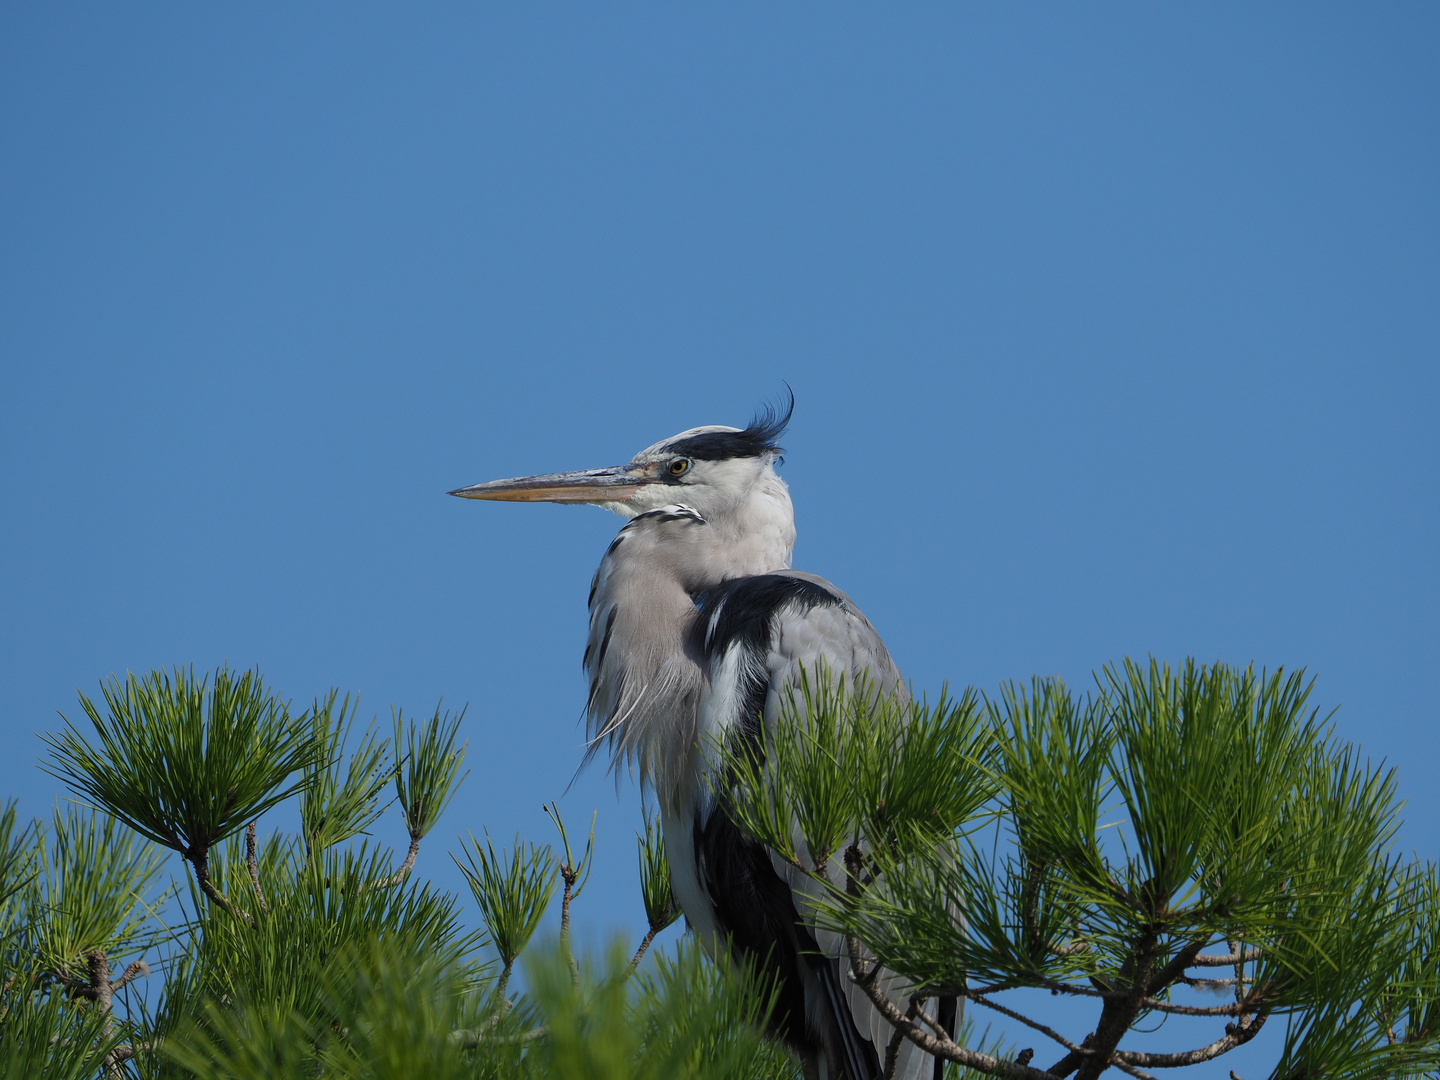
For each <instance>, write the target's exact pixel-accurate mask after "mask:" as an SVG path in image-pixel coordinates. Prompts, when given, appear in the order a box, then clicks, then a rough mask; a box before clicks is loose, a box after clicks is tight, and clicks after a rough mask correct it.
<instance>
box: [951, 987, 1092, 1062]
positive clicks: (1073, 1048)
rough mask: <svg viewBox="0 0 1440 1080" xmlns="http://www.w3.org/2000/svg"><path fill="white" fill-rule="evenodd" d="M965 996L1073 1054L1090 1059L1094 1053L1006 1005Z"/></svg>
mask: <svg viewBox="0 0 1440 1080" xmlns="http://www.w3.org/2000/svg"><path fill="white" fill-rule="evenodd" d="M965 996H966V997H967V998H969V999H970V1000H971V1001H973V1002H975V1004H977V1005H984V1006H985V1007H986V1008H987V1009H994V1010H995V1011H996V1012H998V1013H999V1014H1000V1015H1001V1016H1008V1017H1009V1018H1010V1019H1011V1020H1018V1021H1019V1022H1020V1023H1022V1024H1024V1025H1025V1026H1026V1027H1028V1028H1032V1029H1033V1030H1035V1031H1038V1032H1040V1034H1042V1035H1047V1036H1049V1037H1050V1038H1052V1039H1054V1040H1055V1041H1056V1042H1057V1043H1059V1044H1060V1045H1061V1046H1063V1047H1065V1049H1066V1050H1069V1051H1070V1052H1071V1053H1072V1054H1084V1055H1086V1056H1087V1057H1088V1056H1089V1055H1090V1054H1091V1053H1092V1051H1091V1050H1089V1049H1087V1048H1086V1047H1085V1046H1084V1045H1082V1044H1079V1043H1073V1042H1071V1041H1070V1040H1069V1039H1067V1038H1065V1036H1064V1035H1061V1034H1060V1033H1059V1032H1058V1031H1056V1030H1055V1029H1054V1028H1048V1027H1046V1026H1045V1025H1044V1024H1042V1023H1040V1022H1039V1021H1036V1020H1031V1019H1030V1018H1029V1017H1028V1016H1024V1015H1022V1014H1020V1013H1018V1012H1016V1011H1015V1010H1014V1009H1009V1008H1006V1007H1005V1006H1004V1005H1001V1004H1000V1003H999V1002H997V1001H991V1000H990V999H989V998H986V997H984V996H982V995H981V994H979V993H977V992H975V991H972V990H967V991H965Z"/></svg>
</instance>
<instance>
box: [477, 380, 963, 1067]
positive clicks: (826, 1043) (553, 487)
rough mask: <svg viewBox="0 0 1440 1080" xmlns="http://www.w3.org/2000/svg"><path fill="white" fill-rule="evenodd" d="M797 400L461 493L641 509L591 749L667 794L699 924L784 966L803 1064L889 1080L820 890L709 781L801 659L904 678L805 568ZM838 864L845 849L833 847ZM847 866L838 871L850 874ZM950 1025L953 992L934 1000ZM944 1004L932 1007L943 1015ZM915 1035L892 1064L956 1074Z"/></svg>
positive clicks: (612, 559) (596, 652) (597, 625)
mask: <svg viewBox="0 0 1440 1080" xmlns="http://www.w3.org/2000/svg"><path fill="white" fill-rule="evenodd" d="M793 409H794V396H793V395H791V398H790V402H789V406H788V407H787V408H786V409H785V410H783V411H780V410H776V409H771V408H766V409H765V410H763V411H762V412H761V413H759V414H758V415H757V416H756V417H755V419H754V420H752V421H751V423H750V424H749V426H748V427H745V428H733V427H724V426H708V427H698V428H691V429H690V430H688V431H682V432H681V433H680V434H678V435H675V436H672V437H671V438H668V439H664V440H662V441H661V442H658V443H656V444H655V445H653V446H650V447H648V448H647V449H645V450H642V451H640V453H639V454H637V455H635V457H634V458H633V459H632V460H631V461H630V462H629V463H628V464H626V465H620V466H615V467H612V468H603V469H589V470H584V471H580V472H563V473H550V474H545V475H537V476H525V477H518V478H515V479H510V480H493V481H490V482H489V483H484V484H476V485H474V486H473V487H465V488H459V489H457V490H455V491H452V492H450V494H452V495H458V496H461V497H463V498H467V499H488V500H495V501H505V502H556V503H590V504H594V505H599V506H602V507H604V508H606V509H608V510H612V511H614V512H616V513H618V514H620V515H622V516H624V517H626V518H628V519H629V520H628V521H627V522H626V524H625V525H624V526H623V527H622V528H621V529H620V532H619V534H618V535H617V536H616V537H615V539H614V541H613V542H612V543H611V544H610V546H609V548H608V549H607V550H606V552H605V555H604V557H603V558H602V559H601V561H600V567H599V569H598V570H597V571H596V572H595V577H594V580H593V582H592V584H591V587H590V600H589V609H590V633H589V640H588V642H587V644H586V648H585V658H584V666H585V671H586V673H587V675H588V677H589V698H588V701H587V705H586V715H587V723H588V734H589V736H590V747H591V750H592V752H593V750H594V749H595V748H596V747H598V746H600V745H602V743H603V744H608V745H609V746H610V748H611V752H612V754H613V757H614V761H615V763H616V764H624V763H630V764H633V765H635V766H637V767H638V769H639V772H640V776H641V780H642V783H644V784H646V785H648V786H649V787H650V788H651V789H652V790H653V792H654V794H655V798H656V802H657V803H658V806H659V811H660V818H661V823H662V827H663V831H664V837H665V849H666V853H667V855H668V857H669V860H670V867H671V879H672V888H673V891H674V894H675V897H676V899H677V901H678V902H679V904H680V906H681V909H682V910H683V911H684V913H685V917H686V921H687V923H688V925H689V926H690V929H691V930H692V931H693V932H694V933H695V935H696V937H697V938H698V939H699V940H700V941H701V942H702V943H703V944H704V945H705V947H706V948H707V949H709V950H710V951H711V953H712V955H714V954H715V953H716V951H718V950H721V949H724V948H725V947H726V944H727V943H728V947H730V948H732V949H735V950H737V951H738V952H739V953H740V954H741V955H744V956H748V957H749V958H751V959H753V960H755V961H757V962H759V963H761V964H762V965H764V966H765V967H766V968H768V970H769V971H770V972H771V973H772V974H773V976H774V977H775V978H776V980H777V984H778V988H779V998H778V1002H777V1006H776V1008H775V1010H774V1015H773V1016H772V1018H771V1026H772V1029H773V1031H772V1033H773V1034H775V1035H777V1036H779V1037H781V1038H783V1039H784V1041H785V1042H786V1043H787V1044H788V1045H789V1046H790V1048H791V1049H792V1050H793V1051H794V1052H795V1053H796V1054H797V1055H798V1056H799V1057H800V1059H801V1061H802V1063H803V1065H804V1069H805V1074H806V1076H807V1078H816V1080H819V1078H825V1080H874V1078H877V1077H879V1076H880V1072H881V1066H880V1062H881V1060H882V1058H883V1055H884V1048H885V1047H886V1045H887V1043H888V1041H889V1037H890V1034H891V1029H890V1027H889V1025H888V1024H887V1023H886V1022H885V1020H884V1019H883V1018H882V1017H881V1016H880V1014H879V1013H878V1012H877V1011H876V1010H875V1008H874V1006H873V1005H872V1004H871V1003H870V1002H869V1001H868V1000H866V999H865V998H864V997H863V996H862V995H861V993H860V991H859V990H858V989H857V988H855V987H854V986H853V985H852V984H851V983H850V982H849V980H848V979H847V978H846V967H845V963H846V962H845V961H844V960H842V954H843V953H844V949H843V943H842V942H841V941H840V940H839V937H838V935H833V934H828V933H826V932H824V931H821V930H817V929H816V928H815V927H813V926H811V925H809V924H808V923H807V920H806V918H805V917H804V914H803V912H804V910H805V907H804V905H803V903H800V902H799V896H800V894H802V893H803V892H804V891H806V890H807V889H813V888H815V884H814V883H813V882H808V881H806V880H804V878H803V875H802V874H800V873H799V872H798V871H796V870H795V869H794V868H793V867H792V866H790V865H789V864H787V863H785V862H783V861H781V860H780V859H778V858H774V857H772V856H771V854H770V853H769V851H768V850H767V849H765V848H764V847H762V846H761V845H760V844H758V843H756V842H755V841H753V840H751V839H750V838H749V837H747V836H745V835H744V834H743V833H742V832H741V831H740V830H739V828H737V827H736V825H735V824H734V823H733V822H731V821H730V820H729V819H728V817H727V815H726V813H725V811H724V809H723V807H721V806H720V805H718V804H717V801H716V799H715V798H714V795H713V790H714V789H713V786H712V783H713V778H712V776H711V775H710V774H709V770H711V769H712V768H713V764H712V761H711V755H710V754H708V753H707V750H706V744H707V740H709V739H721V740H726V739H748V740H756V739H757V738H762V737H763V732H761V731H760V730H759V724H760V723H761V722H762V720H761V718H763V722H764V723H766V724H772V725H773V724H774V722H775V720H776V717H777V715H778V712H779V709H780V704H781V700H782V696H783V695H784V694H785V693H786V692H787V691H788V689H789V688H790V687H791V686H792V685H793V684H795V683H796V682H797V681H798V679H799V673H800V672H801V670H802V669H804V670H813V668H814V667H815V666H816V665H817V664H818V663H822V662H823V663H824V664H825V665H827V666H828V668H829V669H830V670H831V671H832V672H836V673H845V672H848V673H851V674H852V676H853V675H856V674H858V673H860V672H862V671H863V672H867V673H868V679H869V681H870V684H871V685H872V686H874V687H876V688H877V689H878V690H879V691H881V692H896V693H901V694H903V693H904V692H905V691H904V687H903V685H902V683H901V679H900V673H899V671H898V670H897V668H896V666H895V663H894V661H893V660H892V659H891V658H890V654H889V653H888V652H887V651H886V649H885V645H884V643H883V642H882V641H881V640H880V636H879V634H877V633H876V632H875V629H874V627H872V626H871V625H870V623H869V621H868V620H867V619H866V618H865V616H864V615H862V614H861V613H860V610H859V609H858V608H857V607H856V606H855V604H854V603H853V602H851V600H850V599H849V597H847V596H846V595H845V594H844V593H843V592H841V591H840V590H839V589H837V588H835V586H833V585H832V584H830V582H828V581H826V580H825V579H823V578H820V577H816V576H815V575H813V574H807V573H804V572H802V571H798V570H793V569H791V568H790V557H791V551H792V549H793V547H794V543H795V524H794V512H793V509H792V507H791V503H790V494H789V490H788V488H787V487H786V485H785V482H784V481H783V480H782V479H781V478H780V477H779V475H778V474H777V473H776V471H775V465H776V464H777V462H778V461H779V460H780V455H781V453H782V450H781V448H780V446H779V445H778V440H779V438H780V436H781V434H782V433H783V432H784V430H785V428H786V426H787V424H788V423H789V420H790V415H791V412H792V411H793ZM836 862H837V863H838V860H836ZM841 872H843V871H841V870H839V868H838V867H837V868H836V873H837V874H838V873H841ZM937 1008H938V1011H939V1013H940V1015H941V1018H942V1020H945V1021H948V1022H949V1023H950V1024H951V1025H953V1023H954V1018H955V1012H956V1010H955V1000H954V999H953V998H950V999H946V1000H945V1001H943V1002H939V1003H937ZM932 1015H934V1013H932ZM931 1060H932V1059H931V1058H930V1057H929V1056H928V1055H925V1054H923V1053H922V1052H921V1051H919V1050H918V1049H917V1048H915V1047H913V1046H911V1045H910V1044H908V1043H906V1044H905V1046H904V1049H903V1050H902V1056H901V1058H900V1060H899V1062H898V1066H899V1067H898V1068H897V1070H896V1075H897V1076H901V1077H907V1078H909V1080H921V1078H922V1077H924V1076H926V1074H927V1072H933V1076H934V1077H935V1078H936V1080H939V1078H940V1076H941V1066H942V1064H943V1063H942V1062H940V1061H934V1062H933V1066H932V1068H931V1069H927V1066H929V1065H931Z"/></svg>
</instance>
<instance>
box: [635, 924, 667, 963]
mask: <svg viewBox="0 0 1440 1080" xmlns="http://www.w3.org/2000/svg"><path fill="white" fill-rule="evenodd" d="M659 932H660V931H659V930H657V929H655V927H653V926H652V927H650V929H649V931H648V932H647V933H646V934H645V936H644V937H643V938H642V939H641V940H640V947H639V948H638V949H636V950H635V955H634V956H633V957H632V958H631V960H630V970H631V971H634V970H635V969H636V968H638V967H639V966H640V958H641V957H642V956H644V955H645V950H646V949H648V948H650V943H651V942H652V941H654V940H655V935H656V934H658V933H659Z"/></svg>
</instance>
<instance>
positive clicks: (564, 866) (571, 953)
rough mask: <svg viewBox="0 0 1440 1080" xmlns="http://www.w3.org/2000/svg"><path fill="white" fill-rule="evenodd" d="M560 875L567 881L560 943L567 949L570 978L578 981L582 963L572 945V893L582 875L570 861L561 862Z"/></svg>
mask: <svg viewBox="0 0 1440 1080" xmlns="http://www.w3.org/2000/svg"><path fill="white" fill-rule="evenodd" d="M560 877H561V878H563V879H564V881H565V892H564V893H563V894H562V895H561V897H560V945H561V947H562V948H563V949H564V950H565V958H566V959H567V960H569V961H570V978H571V979H572V980H573V981H574V982H576V983H578V982H579V981H580V963H579V961H577V960H576V959H575V950H574V949H572V948H571V947H570V895H571V890H573V889H574V888H575V882H577V881H579V880H580V875H579V874H578V873H576V872H575V870H574V869H573V868H572V867H571V866H570V864H569V863H561V864H560Z"/></svg>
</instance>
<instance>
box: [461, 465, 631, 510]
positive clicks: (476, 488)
mask: <svg viewBox="0 0 1440 1080" xmlns="http://www.w3.org/2000/svg"><path fill="white" fill-rule="evenodd" d="M654 482H655V478H654V477H651V476H645V475H643V474H640V473H637V472H635V471H633V470H632V469H631V468H630V467H629V466H628V465H616V466H614V467H613V468H609V469H581V470H579V471H578V472H558V473H543V474H541V475H540V476H517V477H516V478H515V479H513V480H491V481H490V482H489V483H486V484H475V485H473V486H472V487H463V488H456V489H455V490H454V491H452V492H450V493H449V494H451V495H458V496H460V498H462V499H489V500H491V501H493V502H554V503H608V502H624V501H625V500H626V499H628V498H630V497H631V496H632V495H634V494H635V493H636V492H637V491H639V490H640V489H641V488H642V487H644V486H645V485H646V484H653V483H654Z"/></svg>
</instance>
